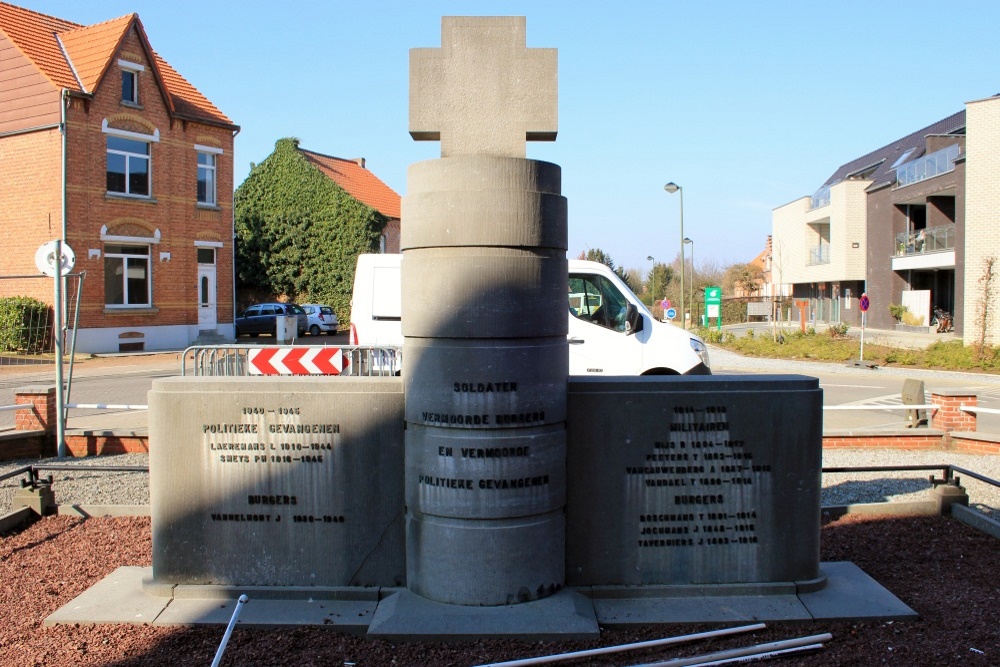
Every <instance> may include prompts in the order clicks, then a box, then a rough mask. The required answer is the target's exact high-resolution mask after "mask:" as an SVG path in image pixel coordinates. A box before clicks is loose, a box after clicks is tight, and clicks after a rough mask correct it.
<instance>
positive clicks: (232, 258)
mask: <svg viewBox="0 0 1000 667" xmlns="http://www.w3.org/2000/svg"><path fill="white" fill-rule="evenodd" d="M239 133H240V128H236V131H235V132H233V186H234V187H233V195H234V196H233V197H232V198H230V200H229V213H230V218H232V225H231V226H232V236H230V239H232V240H231V241H230V243H231V245H230V246H229V273H230V274H231V275H232V282H233V294H232V298H233V335H234V336H235V335H236V197H235V194H236V187H235V185H236V183H235V181H236V135H237V134H239Z"/></svg>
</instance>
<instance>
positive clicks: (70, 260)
mask: <svg viewBox="0 0 1000 667" xmlns="http://www.w3.org/2000/svg"><path fill="white" fill-rule="evenodd" d="M57 264H58V265H59V268H58V271H59V275H61V276H65V275H66V274H67V273H69V272H70V271H72V270H73V266H74V265H75V264H76V255H75V254H74V253H73V249H72V248H70V247H69V246H68V245H66V244H65V243H62V242H60V243H59V258H58V259H56V242H55V241H49V242H48V243H43V244H42V245H41V246H39V248H38V250H37V251H36V252H35V266H37V267H38V270H39V271H41V272H42V273H44V274H45V275H47V276H49V277H53V278H54V277H55V275H56V271H57V269H56V265H57Z"/></svg>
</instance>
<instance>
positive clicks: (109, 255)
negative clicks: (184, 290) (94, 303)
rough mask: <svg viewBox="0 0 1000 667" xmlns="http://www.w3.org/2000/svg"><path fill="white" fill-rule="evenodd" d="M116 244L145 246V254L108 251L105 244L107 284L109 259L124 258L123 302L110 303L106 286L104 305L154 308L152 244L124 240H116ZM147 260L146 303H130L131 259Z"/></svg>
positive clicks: (125, 307) (133, 246)
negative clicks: (129, 271)
mask: <svg viewBox="0 0 1000 667" xmlns="http://www.w3.org/2000/svg"><path fill="white" fill-rule="evenodd" d="M114 245H125V246H129V247H131V248H145V250H146V254H145V255H136V254H125V253H116V252H108V246H107V245H105V246H104V271H105V277H104V281H105V286H106V285H107V270H108V260H111V259H120V260H122V301H123V303H108V302H107V300H108V295H107V288H106V287H105V292H104V301H105V303H104V307H105V308H118V309H129V308H131V309H135V308H152V307H153V253H152V246H150V245H149V244H145V243H128V242H122V241H116V242H114ZM141 259H145V260H146V302H145V303H129V291H128V270H129V260H141Z"/></svg>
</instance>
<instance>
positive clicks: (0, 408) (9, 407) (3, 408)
mask: <svg viewBox="0 0 1000 667" xmlns="http://www.w3.org/2000/svg"><path fill="white" fill-rule="evenodd" d="M34 409H35V406H34V405H28V404H26V403H22V404H21V405H0V412H13V411H14V410H34Z"/></svg>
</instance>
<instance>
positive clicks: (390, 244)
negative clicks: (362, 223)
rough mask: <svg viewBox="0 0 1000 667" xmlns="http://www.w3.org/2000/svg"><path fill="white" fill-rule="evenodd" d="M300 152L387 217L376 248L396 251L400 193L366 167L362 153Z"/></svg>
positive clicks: (360, 200) (355, 195) (344, 187)
mask: <svg viewBox="0 0 1000 667" xmlns="http://www.w3.org/2000/svg"><path fill="white" fill-rule="evenodd" d="M298 150H299V152H300V153H302V155H303V156H304V157H305V158H306V159H307V160H308V161H309V163H310V164H312V165H313V166H314V167H316V168H317V169H319V170H320V171H321V172H322V173H323V174H324V175H325V176H326V177H327V178H329V179H330V180H331V181H333V182H334V183H336V184H337V185H339V186H340V187H341V188H343V189H344V190H345V191H346V192H347V194H349V195H351V196H352V197H354V198H355V199H357V200H358V201H359V202H361V203H362V204H367V205H368V206H370V207H371V208H373V209H375V210H376V211H378V212H379V213H381V214H382V215H383V216H385V217H386V218H387V222H386V223H385V230H384V231H383V232H382V239H381V241H380V242H379V252H383V253H385V252H388V253H398V252H399V219H400V197H399V194H397V193H396V191H395V190H393V189H392V188H390V187H389V186H388V185H386V184H385V183H383V182H382V180H381V179H380V178H379V177H378V176H376V175H375V174H373V173H372V172H371V171H369V170H368V169H367V168H366V167H365V159H364V158H363V157H359V158H354V159H344V158H339V157H332V156H330V155H323V154H322V153H315V152H313V151H308V150H306V149H304V148H299V149H298Z"/></svg>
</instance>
